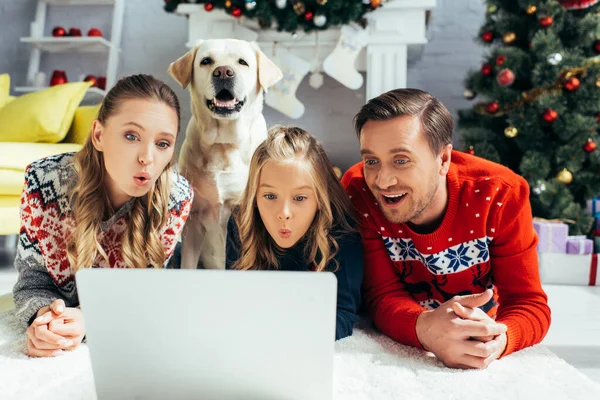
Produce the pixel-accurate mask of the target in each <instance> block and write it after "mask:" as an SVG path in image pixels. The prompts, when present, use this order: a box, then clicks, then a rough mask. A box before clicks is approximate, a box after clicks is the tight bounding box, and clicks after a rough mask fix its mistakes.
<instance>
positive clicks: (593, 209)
mask: <svg viewBox="0 0 600 400" xmlns="http://www.w3.org/2000/svg"><path fill="white" fill-rule="evenodd" d="M587 213H588V215H591V216H593V217H594V218H600V196H597V197H594V198H593V199H591V200H588V201H587Z"/></svg>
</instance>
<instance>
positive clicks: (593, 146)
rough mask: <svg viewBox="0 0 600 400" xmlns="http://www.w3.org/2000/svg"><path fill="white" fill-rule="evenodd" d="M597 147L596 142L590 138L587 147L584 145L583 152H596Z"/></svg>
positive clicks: (586, 143)
mask: <svg viewBox="0 0 600 400" xmlns="http://www.w3.org/2000/svg"><path fill="white" fill-rule="evenodd" d="M596 147H597V146H596V142H594V141H593V140H592V139H591V138H590V139H588V141H587V142H585V145H583V150H585V152H586V153H591V152H593V151H594V150H596Z"/></svg>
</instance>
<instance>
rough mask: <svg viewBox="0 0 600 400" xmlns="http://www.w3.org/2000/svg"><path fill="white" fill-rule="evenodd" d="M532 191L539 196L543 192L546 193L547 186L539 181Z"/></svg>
mask: <svg viewBox="0 0 600 400" xmlns="http://www.w3.org/2000/svg"><path fill="white" fill-rule="evenodd" d="M531 191H532V192H533V193H535V194H536V195H538V196H539V195H541V194H542V193H543V192H545V191H546V184H545V183H544V182H542V181H537V182H536V185H535V186H534V187H533V189H532V190H531Z"/></svg>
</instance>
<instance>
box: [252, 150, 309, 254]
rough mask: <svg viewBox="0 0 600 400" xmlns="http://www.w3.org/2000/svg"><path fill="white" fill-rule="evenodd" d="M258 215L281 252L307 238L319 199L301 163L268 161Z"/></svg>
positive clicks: (261, 179) (261, 180)
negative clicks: (281, 249)
mask: <svg viewBox="0 0 600 400" xmlns="http://www.w3.org/2000/svg"><path fill="white" fill-rule="evenodd" d="M256 203H257V206H258V212H259V213H260V218H261V219H262V221H263V224H264V225H265V227H266V228H267V231H268V232H269V234H270V235H271V237H272V238H273V240H274V241H275V243H277V245H278V246H279V247H281V248H284V249H287V248H290V247H292V246H293V245H294V244H296V242H298V240H300V239H301V238H302V236H304V234H305V233H306V231H308V228H310V225H311V224H312V222H313V219H314V218H315V214H316V213H317V196H316V194H315V190H314V185H313V182H312V180H311V179H310V176H309V175H308V173H307V172H306V170H305V169H304V168H303V167H302V165H301V164H300V163H296V162H294V163H282V162H277V161H267V163H266V164H265V165H264V167H263V168H262V171H261V173H260V177H259V181H258V192H257V193H256Z"/></svg>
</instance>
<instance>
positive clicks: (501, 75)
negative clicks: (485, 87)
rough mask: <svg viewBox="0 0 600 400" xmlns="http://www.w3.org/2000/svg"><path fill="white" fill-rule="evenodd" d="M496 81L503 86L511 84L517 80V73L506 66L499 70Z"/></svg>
mask: <svg viewBox="0 0 600 400" xmlns="http://www.w3.org/2000/svg"><path fill="white" fill-rule="evenodd" d="M496 82H498V85H500V86H503V87H506V86H510V85H512V84H513V83H514V82H515V73H514V72H512V71H511V70H510V69H508V68H504V69H503V70H502V71H500V72H498V75H497V76H496Z"/></svg>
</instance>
